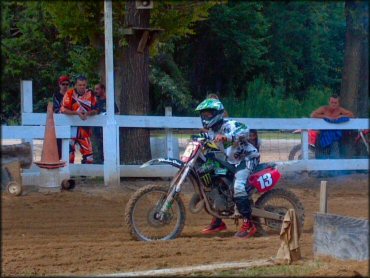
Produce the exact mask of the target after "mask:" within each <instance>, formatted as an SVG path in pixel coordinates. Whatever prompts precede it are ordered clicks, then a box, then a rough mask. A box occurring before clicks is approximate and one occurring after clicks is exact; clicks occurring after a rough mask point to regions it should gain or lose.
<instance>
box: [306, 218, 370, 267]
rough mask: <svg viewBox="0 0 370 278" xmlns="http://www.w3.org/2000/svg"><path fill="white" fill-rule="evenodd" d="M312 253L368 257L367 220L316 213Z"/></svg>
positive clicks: (345, 257) (352, 258) (340, 256)
mask: <svg viewBox="0 0 370 278" xmlns="http://www.w3.org/2000/svg"><path fill="white" fill-rule="evenodd" d="M313 236H314V246H313V251H314V255H315V256H316V255H325V256H331V257H335V258H338V259H342V260H358V261H362V260H368V259H369V220H365V219H359V218H353V217H347V216H340V215H335V214H323V213H316V214H315V216H314V235H313Z"/></svg>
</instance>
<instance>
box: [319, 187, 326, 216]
mask: <svg viewBox="0 0 370 278" xmlns="http://www.w3.org/2000/svg"><path fill="white" fill-rule="evenodd" d="M320 212H321V213H327V212H328V193H327V190H326V181H321V184H320Z"/></svg>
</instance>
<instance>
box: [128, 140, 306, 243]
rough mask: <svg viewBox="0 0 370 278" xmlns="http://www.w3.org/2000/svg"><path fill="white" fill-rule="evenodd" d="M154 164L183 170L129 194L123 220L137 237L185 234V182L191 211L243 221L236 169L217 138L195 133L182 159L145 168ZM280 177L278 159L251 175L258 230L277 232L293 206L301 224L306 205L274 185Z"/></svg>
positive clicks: (160, 160)
mask: <svg viewBox="0 0 370 278" xmlns="http://www.w3.org/2000/svg"><path fill="white" fill-rule="evenodd" d="M154 164H169V165H172V166H174V167H176V168H178V169H179V170H178V171H177V173H176V174H175V176H174V177H173V178H172V179H171V182H170V184H169V186H162V185H148V186H145V187H143V188H141V189H139V190H137V191H136V192H135V193H134V194H133V195H132V196H131V198H130V200H129V202H128V203H127V205H126V208H125V221H126V224H127V227H128V229H129V231H130V233H131V235H132V236H133V237H134V238H135V239H137V240H142V241H152V240H170V239H175V238H177V237H178V236H179V235H180V234H181V232H182V230H183V228H184V225H185V218H186V210H185V206H184V202H183V201H182V199H181V197H180V192H181V190H182V187H183V186H184V184H185V183H186V181H189V182H190V183H191V184H192V186H193V187H194V190H195V193H194V194H193V196H192V198H191V200H190V202H189V210H190V212H191V213H198V212H200V211H201V210H203V209H204V210H205V211H206V212H207V213H208V214H210V215H212V216H214V217H219V218H223V219H225V218H226V219H234V220H235V221H238V219H241V215H240V214H239V213H238V211H237V209H236V206H235V203H234V201H233V178H234V174H235V172H236V171H237V170H238V167H235V165H232V164H229V163H228V162H227V161H226V156H225V154H224V152H222V151H221V150H220V149H219V148H218V147H217V145H216V144H215V143H214V142H213V141H211V140H209V139H205V138H197V137H194V138H193V140H191V141H190V142H189V143H188V144H187V147H186V149H185V152H184V154H183V155H182V156H181V160H177V159H173V158H158V159H153V160H150V161H148V162H146V163H144V164H143V165H142V166H141V167H146V166H149V165H154ZM280 177H281V174H280V173H279V171H278V169H277V168H276V165H275V164H274V163H261V164H258V165H257V166H256V169H255V170H254V172H253V173H252V174H251V175H250V177H249V179H248V184H249V185H250V186H247V187H246V188H249V192H248V196H250V197H249V198H250V201H251V205H252V217H253V219H252V220H253V221H254V222H255V224H256V226H257V229H258V231H259V232H260V234H269V233H279V232H280V229H281V224H282V221H283V218H284V215H285V214H286V212H287V211H288V209H290V208H292V209H294V210H295V212H296V214H297V218H298V221H299V225H300V227H301V228H302V227H303V223H304V217H305V215H304V208H303V205H302V203H301V202H300V201H299V199H298V197H297V196H296V195H295V194H293V193H292V192H290V191H288V190H286V189H283V188H275V186H276V184H277V183H278V181H279V179H280ZM255 195H259V197H258V198H257V200H256V202H254V200H253V197H254V196H255ZM300 230H302V229H300Z"/></svg>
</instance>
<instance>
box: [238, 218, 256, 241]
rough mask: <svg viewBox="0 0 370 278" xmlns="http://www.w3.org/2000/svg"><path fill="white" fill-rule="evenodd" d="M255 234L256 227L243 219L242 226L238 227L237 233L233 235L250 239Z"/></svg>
mask: <svg viewBox="0 0 370 278" xmlns="http://www.w3.org/2000/svg"><path fill="white" fill-rule="evenodd" d="M256 232H257V228H256V226H255V225H254V224H253V222H252V221H251V220H248V219H244V220H243V225H242V226H241V227H240V230H239V232H237V233H236V234H235V237H239V238H245V239H247V238H250V237H252V236H253V235H254V234H255V233H256Z"/></svg>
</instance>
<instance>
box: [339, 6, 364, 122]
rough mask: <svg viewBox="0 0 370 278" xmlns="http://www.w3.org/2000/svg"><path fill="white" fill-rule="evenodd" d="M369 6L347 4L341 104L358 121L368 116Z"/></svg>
mask: <svg viewBox="0 0 370 278" xmlns="http://www.w3.org/2000/svg"><path fill="white" fill-rule="evenodd" d="M364 5H368V4H367V3H366V2H361V1H359V2H356V1H346V4H345V9H346V23H347V30H346V47H345V56H344V66H343V73H342V84H341V90H340V96H341V104H342V106H343V107H345V108H347V109H349V110H351V111H352V112H353V113H354V114H355V115H356V117H367V114H368V108H369V106H368V92H369V89H368V82H369V81H368V77H369V67H368V65H369V61H368V57H369V56H368V40H367V34H366V33H367V28H366V26H364V23H363V22H362V14H363V13H364V12H365V10H364V8H365V7H364Z"/></svg>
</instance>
